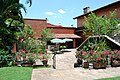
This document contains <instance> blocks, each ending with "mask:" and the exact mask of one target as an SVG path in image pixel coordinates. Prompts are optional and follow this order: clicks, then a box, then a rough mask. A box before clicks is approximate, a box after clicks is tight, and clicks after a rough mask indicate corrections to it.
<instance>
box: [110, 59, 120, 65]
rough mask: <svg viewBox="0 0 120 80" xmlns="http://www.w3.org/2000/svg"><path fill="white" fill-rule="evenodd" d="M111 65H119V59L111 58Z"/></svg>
mask: <svg viewBox="0 0 120 80" xmlns="http://www.w3.org/2000/svg"><path fill="white" fill-rule="evenodd" d="M111 67H120V60H115V59H114V60H111Z"/></svg>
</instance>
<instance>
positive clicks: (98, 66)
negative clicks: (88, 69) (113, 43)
mask: <svg viewBox="0 0 120 80" xmlns="http://www.w3.org/2000/svg"><path fill="white" fill-rule="evenodd" d="M106 67H107V63H96V62H94V63H93V68H94V69H106Z"/></svg>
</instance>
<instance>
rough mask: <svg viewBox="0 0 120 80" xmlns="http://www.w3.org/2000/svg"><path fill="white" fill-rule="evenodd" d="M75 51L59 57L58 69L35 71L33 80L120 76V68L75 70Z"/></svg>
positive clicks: (77, 79) (67, 79)
mask: <svg viewBox="0 0 120 80" xmlns="http://www.w3.org/2000/svg"><path fill="white" fill-rule="evenodd" d="M74 55H75V50H72V52H65V53H64V54H58V55H57V69H52V68H46V69H45V68H44V69H33V72H32V80H94V79H99V78H107V77H114V76H120V67H117V68H111V67H109V68H107V69H99V70H95V69H91V70H89V69H84V68H81V67H79V68H74V67H73V64H74V63H75V56H74Z"/></svg>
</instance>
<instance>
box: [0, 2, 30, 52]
mask: <svg viewBox="0 0 120 80" xmlns="http://www.w3.org/2000/svg"><path fill="white" fill-rule="evenodd" d="M26 2H27V3H30V6H31V4H32V0H26ZM0 4H1V5H0V48H1V49H4V50H9V51H10V50H11V49H12V48H13V43H15V42H16V41H17V37H16V36H18V35H17V32H20V30H22V29H23V26H21V23H24V20H23V17H22V14H21V9H23V10H24V11H25V12H26V9H25V7H24V5H23V4H21V3H19V0H0Z"/></svg>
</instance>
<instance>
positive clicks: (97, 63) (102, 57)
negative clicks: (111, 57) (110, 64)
mask: <svg viewBox="0 0 120 80" xmlns="http://www.w3.org/2000/svg"><path fill="white" fill-rule="evenodd" d="M91 58H92V62H93V68H94V69H103V68H106V67H107V52H106V51H102V52H94V53H92V56H91Z"/></svg>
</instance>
